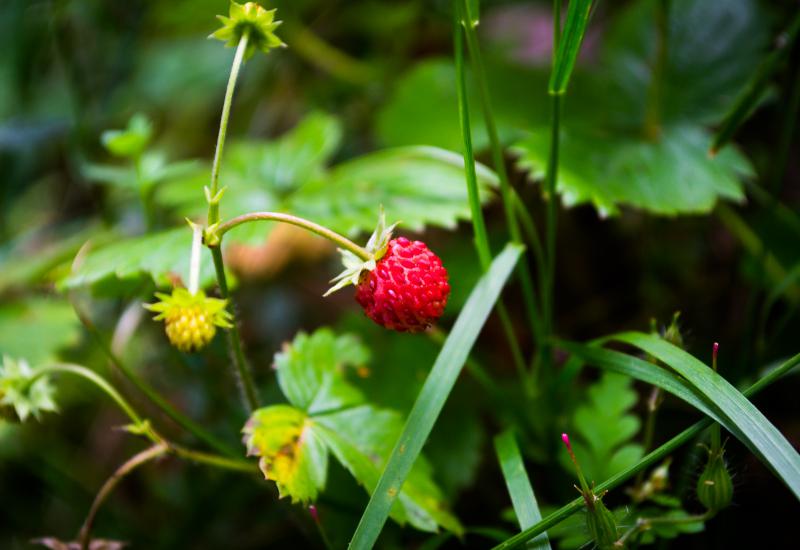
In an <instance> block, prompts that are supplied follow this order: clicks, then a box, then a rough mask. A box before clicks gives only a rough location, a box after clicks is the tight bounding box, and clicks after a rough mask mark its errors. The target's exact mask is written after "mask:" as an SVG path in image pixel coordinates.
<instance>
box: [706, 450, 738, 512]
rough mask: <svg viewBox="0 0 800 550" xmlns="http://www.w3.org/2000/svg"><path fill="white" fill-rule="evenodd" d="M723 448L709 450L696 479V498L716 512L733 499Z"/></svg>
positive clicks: (731, 483) (731, 481)
mask: <svg viewBox="0 0 800 550" xmlns="http://www.w3.org/2000/svg"><path fill="white" fill-rule="evenodd" d="M723 454H724V453H723V450H722V449H720V450H719V452H716V453H715V452H709V458H708V463H707V464H706V467H705V469H704V470H703V473H702V474H700V478H699V479H698V480H697V499H698V500H699V501H700V502H701V503H702V505H703V506H705V507H706V508H707V509H708V510H710V511H712V512H718V511H719V510H722V509H723V508H726V507H727V506H728V505H730V503H731V500H733V480H732V479H731V474H730V473H729V472H728V469H727V468H726V467H725V458H724V456H723Z"/></svg>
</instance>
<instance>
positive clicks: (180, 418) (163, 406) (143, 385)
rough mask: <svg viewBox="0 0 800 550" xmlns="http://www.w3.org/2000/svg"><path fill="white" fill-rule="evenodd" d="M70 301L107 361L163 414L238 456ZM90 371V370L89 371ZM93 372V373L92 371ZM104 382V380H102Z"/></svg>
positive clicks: (208, 443)
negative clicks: (124, 357) (124, 355)
mask: <svg viewBox="0 0 800 550" xmlns="http://www.w3.org/2000/svg"><path fill="white" fill-rule="evenodd" d="M70 302H71V303H72V307H73V309H74V310H75V314H76V315H77V316H78V319H79V320H80V321H81V324H83V326H84V327H85V328H86V330H87V331H88V332H89V334H91V336H92V337H93V338H94V340H95V341H96V342H97V345H98V346H99V348H100V350H101V351H102V352H103V353H104V354H105V356H106V357H107V358H108V360H109V362H110V363H111V364H112V365H113V366H114V367H115V368H116V369H117V370H118V371H119V372H121V373H122V374H123V375H124V376H125V378H127V379H128V380H129V381H130V382H131V383H132V384H133V385H134V386H135V387H136V389H138V390H139V391H140V392H142V393H143V394H144V395H145V396H146V397H147V398H148V399H149V400H150V401H151V402H152V403H153V404H154V405H155V406H156V407H158V408H159V409H160V410H161V411H162V412H163V413H164V414H166V415H167V416H168V417H169V418H171V419H172V420H173V421H174V422H175V423H176V424H177V425H178V426H180V427H181V428H183V429H184V430H186V431H187V432H189V433H191V434H192V435H193V436H195V437H196V438H197V439H199V440H200V441H202V442H204V443H205V444H207V445H208V446H209V447H211V448H212V449H214V450H215V451H217V452H220V453H222V454H225V455H228V456H232V457H235V456H239V453H238V452H236V451H235V450H233V449H231V447H229V446H228V445H227V444H226V443H224V442H223V441H221V440H220V439H218V438H217V437H216V436H215V435H213V434H212V433H211V432H209V431H208V430H206V429H205V428H203V427H202V426H201V425H199V424H197V423H196V422H195V421H194V420H192V419H191V418H189V417H188V416H186V415H185V414H183V413H182V412H180V411H179V410H178V409H176V408H175V407H173V406H172V404H171V403H170V402H169V401H167V399H166V398H165V397H163V396H162V395H161V394H159V393H158V392H157V391H156V390H155V389H154V388H153V387H152V386H150V385H149V384H148V383H147V382H145V381H144V379H143V378H142V377H141V376H139V375H138V374H137V373H136V371H135V370H133V369H132V368H130V366H128V365H127V364H126V363H125V362H124V361H122V359H121V358H120V357H119V356H118V355H117V354H116V353H114V350H112V349H111V346H110V345H109V343H108V342H106V339H105V338H104V337H103V335H102V334H101V333H100V331H99V330H98V328H97V327H96V326H95V324H94V323H93V322H92V320H91V319H90V318H89V316H88V315H87V314H86V313H85V312H84V311H83V310H82V309H81V307H80V306H79V305H78V302H77V300H76V299H74V297H72V296H70ZM89 372H91V371H89ZM93 374H94V373H93ZM104 382H105V381H104Z"/></svg>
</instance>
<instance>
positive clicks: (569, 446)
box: [561, 433, 572, 454]
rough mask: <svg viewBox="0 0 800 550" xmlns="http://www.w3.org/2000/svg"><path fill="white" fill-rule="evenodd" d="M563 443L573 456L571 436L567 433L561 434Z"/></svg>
mask: <svg viewBox="0 0 800 550" xmlns="http://www.w3.org/2000/svg"><path fill="white" fill-rule="evenodd" d="M561 441H563V442H564V445H566V446H567V451H569V453H570V454H572V445H570V443H569V435H567V434H565V433H563V434H561Z"/></svg>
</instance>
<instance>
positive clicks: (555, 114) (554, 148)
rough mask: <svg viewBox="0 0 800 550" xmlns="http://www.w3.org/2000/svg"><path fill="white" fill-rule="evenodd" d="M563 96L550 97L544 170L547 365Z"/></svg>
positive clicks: (550, 362) (553, 279)
mask: <svg viewBox="0 0 800 550" xmlns="http://www.w3.org/2000/svg"><path fill="white" fill-rule="evenodd" d="M560 115H561V96H560V95H551V96H550V155H549V156H548V159H547V170H546V172H545V188H546V193H547V211H546V222H545V223H546V235H545V246H546V250H547V270H546V272H545V278H544V280H543V281H542V284H541V286H542V306H543V307H542V311H543V314H542V317H543V323H542V324H543V329H544V337H545V339H546V340H545V342H544V343H543V344H544V345H543V346H542V348H543V353H542V357H543V359H544V361H545V362H546V363H547V364H552V361H553V358H552V345H551V343H550V340H551V336H552V335H553V332H554V331H553V310H554V302H555V297H554V292H555V271H556V223H557V219H556V216H557V214H558V197H557V195H556V183H557V181H558V149H559V139H560V133H561V116H560Z"/></svg>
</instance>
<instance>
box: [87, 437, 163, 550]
mask: <svg viewBox="0 0 800 550" xmlns="http://www.w3.org/2000/svg"><path fill="white" fill-rule="evenodd" d="M168 451H169V447H168V446H167V444H166V443H165V442H163V441H162V442H159V443H156V444H155V445H153V446H152V447H149V448H147V449H145V450H144V451H142V452H140V453H138V454H136V455H134V456H133V457H131V458H130V459H129V460H127V461H126V462H125V463H124V464H123V465H122V466H120V467H119V468H117V471H116V472H114V474H113V475H112V476H111V477H110V478H108V479H107V480H106V482H105V483H104V484H103V486H102V487H101V488H100V491H99V492H98V493H97V496H95V497H94V502H92V507H91V508H90V509H89V514H88V515H87V516H86V520H85V521H84V522H83V527H81V530H80V533H79V534H78V541H79V542H80V544H81V550H89V542H90V541H91V532H92V525H93V524H94V519H95V517H96V516H97V512H98V511H99V510H100V507H101V506H102V505H103V502H105V500H106V499H107V498H108V495H110V494H111V491H113V490H114V488H115V487H116V486H117V485H118V484H119V482H120V481H122V480H123V479H124V478H125V476H127V475H128V474H129V473H131V472H132V471H133V470H135V469H136V468H138V467H139V466H141V465H142V464H146V463H147V462H150V461H151V460H154V459H156V458H158V457H160V456H164V455H165V454H166V453H167V452H168Z"/></svg>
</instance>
